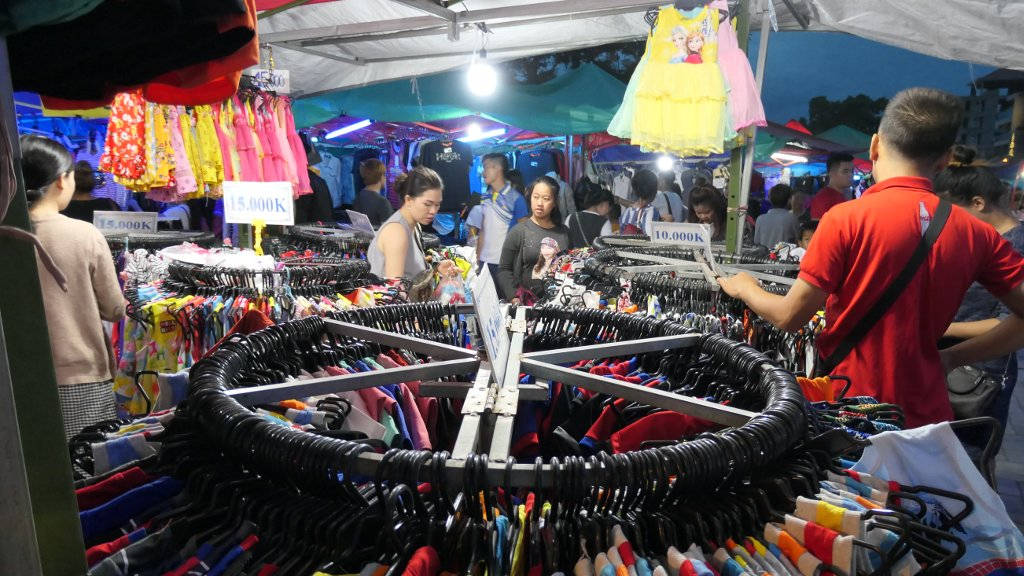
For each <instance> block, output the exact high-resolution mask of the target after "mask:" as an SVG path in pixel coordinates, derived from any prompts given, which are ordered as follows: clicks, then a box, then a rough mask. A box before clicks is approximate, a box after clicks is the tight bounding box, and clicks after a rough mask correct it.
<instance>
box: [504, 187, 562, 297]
mask: <svg viewBox="0 0 1024 576" xmlns="http://www.w3.org/2000/svg"><path fill="white" fill-rule="evenodd" d="M528 194H529V196H530V217H529V219H527V220H524V221H523V222H520V223H519V224H517V225H516V226H515V227H514V228H512V230H511V231H509V233H508V236H507V237H506V238H505V244H504V245H503V246H502V247H501V267H500V270H499V272H498V279H497V282H498V286H499V289H500V291H501V294H499V295H500V296H501V297H502V298H504V299H505V300H509V301H513V300H516V301H518V302H521V303H523V304H530V305H532V304H533V302H534V301H535V299H536V297H537V296H539V295H540V291H541V290H542V289H543V287H544V281H543V280H544V278H545V277H546V276H547V273H548V270H549V269H550V267H551V263H552V262H553V261H554V258H555V255H556V254H558V253H559V252H561V251H562V250H564V249H565V248H566V247H567V246H568V245H569V230H568V229H567V228H566V227H565V226H563V225H562V215H561V214H560V213H559V211H558V182H556V181H555V179H554V178H551V177H550V176H541V177H540V178H537V179H536V180H534V181H533V183H532V184H530V188H529V190H528Z"/></svg>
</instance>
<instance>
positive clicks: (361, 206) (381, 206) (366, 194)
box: [353, 158, 393, 228]
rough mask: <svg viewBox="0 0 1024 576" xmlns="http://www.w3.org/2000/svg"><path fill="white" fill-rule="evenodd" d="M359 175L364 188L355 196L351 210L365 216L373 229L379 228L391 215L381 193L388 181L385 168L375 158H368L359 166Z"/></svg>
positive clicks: (389, 208)
mask: <svg viewBox="0 0 1024 576" xmlns="http://www.w3.org/2000/svg"><path fill="white" fill-rule="evenodd" d="M359 175H360V176H362V178H363V182H364V183H365V186H364V188H363V189H362V190H360V191H359V194H357V195H356V203H355V206H353V208H354V209H355V211H356V212H361V213H363V214H366V217H367V218H369V219H370V224H373V226H374V227H375V228H376V227H380V225H381V222H386V221H387V219H388V218H391V215H392V214H393V211H392V210H391V203H390V202H388V199H387V198H385V197H384V195H383V194H382V193H381V191H382V190H384V186H385V185H386V184H387V181H388V174H387V166H385V165H384V163H383V162H381V161H380V160H378V159H376V158H370V159H369V160H364V161H363V162H362V163H361V164H360V165H359Z"/></svg>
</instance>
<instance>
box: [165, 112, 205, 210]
mask: <svg viewBox="0 0 1024 576" xmlns="http://www.w3.org/2000/svg"><path fill="white" fill-rule="evenodd" d="M179 116H180V112H179V108H178V107H177V106H168V107H167V126H168V128H169V129H170V131H171V148H173V149H174V183H175V187H176V191H177V194H178V198H177V200H178V201H179V202H180V201H182V200H184V199H185V198H186V197H188V195H189V194H192V193H194V192H196V191H198V190H199V181H198V180H196V175H195V172H193V171H192V164H191V163H189V161H188V152H187V151H186V150H185V137H184V136H182V134H181V122H180V121H179Z"/></svg>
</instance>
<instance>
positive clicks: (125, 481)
mask: <svg viewBox="0 0 1024 576" xmlns="http://www.w3.org/2000/svg"><path fill="white" fill-rule="evenodd" d="M151 480H152V477H150V475H149V474H146V473H145V472H144V471H143V470H142V468H139V467H138V466H135V467H133V468H129V469H127V470H125V471H124V472H118V473H117V474H114V475H113V476H111V477H110V478H107V479H105V480H103V481H102V482H97V483H95V484H93V485H92V486H85V487H84V488H79V489H78V490H75V498H76V499H77V500H78V510H79V512H81V511H84V510H90V509H92V508H95V507H97V506H101V505H103V504H106V503H107V502H109V501H111V500H113V499H114V498H117V497H118V496H120V495H121V494H124V493H125V492H127V491H129V490H131V489H132V488H138V487H139V486H142V485H143V484H146V483H148V482H149V481H151Z"/></svg>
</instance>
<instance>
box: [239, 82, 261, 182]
mask: <svg viewBox="0 0 1024 576" xmlns="http://www.w3.org/2000/svg"><path fill="white" fill-rule="evenodd" d="M231 101H232V103H233V104H234V107H235V143H236V145H237V147H238V166H239V171H240V172H241V173H242V174H241V177H240V178H239V180H241V181H243V182H261V181H262V180H263V174H262V172H261V170H260V156H259V153H257V152H256V144H254V143H253V133H252V128H251V127H250V126H249V119H248V118H247V112H246V110H245V106H242V102H241V101H240V100H239V99H238V96H237V95H236V96H234V97H233V98H232V100H231Z"/></svg>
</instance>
